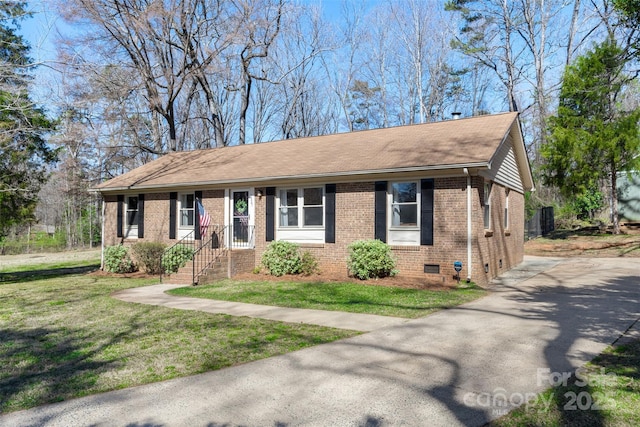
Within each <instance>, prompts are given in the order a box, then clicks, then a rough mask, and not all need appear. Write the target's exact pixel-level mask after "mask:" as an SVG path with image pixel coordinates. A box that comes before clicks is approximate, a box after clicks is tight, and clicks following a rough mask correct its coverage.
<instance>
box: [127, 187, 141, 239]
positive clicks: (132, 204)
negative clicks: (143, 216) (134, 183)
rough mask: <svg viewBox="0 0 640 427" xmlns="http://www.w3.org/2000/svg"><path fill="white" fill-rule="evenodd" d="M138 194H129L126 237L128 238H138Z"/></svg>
mask: <svg viewBox="0 0 640 427" xmlns="http://www.w3.org/2000/svg"><path fill="white" fill-rule="evenodd" d="M138 218H139V211H138V196H128V197H127V198H126V208H125V224H124V227H125V237H126V238H127V239H137V238H138Z"/></svg>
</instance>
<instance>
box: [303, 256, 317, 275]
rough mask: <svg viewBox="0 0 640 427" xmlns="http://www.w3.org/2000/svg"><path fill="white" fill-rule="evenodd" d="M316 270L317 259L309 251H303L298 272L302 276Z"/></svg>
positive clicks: (313, 272)
mask: <svg viewBox="0 0 640 427" xmlns="http://www.w3.org/2000/svg"><path fill="white" fill-rule="evenodd" d="M317 272H318V260H316V257H315V256H313V254H312V253H311V252H309V251H304V252H303V253H302V256H301V257H300V273H301V274H302V275H304V276H311V275H312V274H315V273H317Z"/></svg>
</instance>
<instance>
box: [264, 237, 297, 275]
mask: <svg viewBox="0 0 640 427" xmlns="http://www.w3.org/2000/svg"><path fill="white" fill-rule="evenodd" d="M300 263H301V259H300V254H299V253H298V245H296V244H295V243H291V242H285V241H273V242H271V243H269V245H267V249H266V250H265V251H264V253H263V254H262V265H263V266H264V267H265V268H266V269H267V270H269V274H271V275H273V276H282V275H284V274H298V273H299V272H300Z"/></svg>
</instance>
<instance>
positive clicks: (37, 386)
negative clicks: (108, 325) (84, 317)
mask: <svg viewBox="0 0 640 427" xmlns="http://www.w3.org/2000/svg"><path fill="white" fill-rule="evenodd" d="M68 332H69V331H66V330H62V329H55V328H37V329H29V330H24V331H21V330H13V329H5V330H2V331H0V343H2V345H0V359H2V360H3V364H4V367H3V371H4V372H3V373H2V375H1V376H0V414H2V413H3V412H6V411H12V410H15V408H22V407H25V406H27V407H30V406H35V405H40V404H43V403H52V402H56V401H59V400H61V399H64V398H69V397H73V396H78V395H82V394H83V390H86V391H88V390H91V388H92V387H93V386H94V385H95V383H96V380H97V378H98V372H100V371H102V370H104V369H105V367H106V366H107V365H109V364H110V363H111V362H97V361H93V360H90V358H91V356H93V355H95V353H96V351H95V349H90V348H87V347H86V344H85V342H84V341H85V340H84V339H83V338H77V334H76V333H73V332H71V333H68ZM62 336H64V338H62V339H61V338H60V337H62Z"/></svg>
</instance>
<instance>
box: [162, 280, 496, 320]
mask: <svg viewBox="0 0 640 427" xmlns="http://www.w3.org/2000/svg"><path fill="white" fill-rule="evenodd" d="M169 293H171V294H172V295H182V296H191V297H198V298H211V299H218V300H225V301H238V302H248V303H253V304H264V305H275V306H280V307H294V308H313V309H320V310H334V311H346V312H352V313H369V314H379V315H383V316H395V317H405V318H416V317H421V316H426V315H427V314H430V313H433V312H434V311H437V310H441V309H444V308H450V307H455V306H457V305H460V304H463V303H465V302H469V301H472V300H474V299H477V298H479V297H481V296H483V295H485V291H484V290H482V289H479V288H473V287H472V288H464V289H463V288H460V289H452V290H423V289H405V288H395V287H389V286H376V285H372V284H365V283H298V282H252V281H237V280H224V281H220V282H217V283H215V284H212V285H205V286H197V287H184V288H178V289H174V290H172V291H170V292H169Z"/></svg>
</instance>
